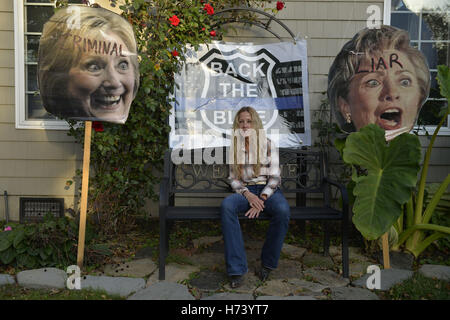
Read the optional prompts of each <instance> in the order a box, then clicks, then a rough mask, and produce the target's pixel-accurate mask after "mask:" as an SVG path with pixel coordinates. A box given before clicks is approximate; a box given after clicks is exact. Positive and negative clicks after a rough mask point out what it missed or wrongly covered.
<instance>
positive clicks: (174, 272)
mask: <svg viewBox="0 0 450 320" xmlns="http://www.w3.org/2000/svg"><path fill="white" fill-rule="evenodd" d="M199 271H200V267H199V266H191V265H187V264H178V263H170V264H167V265H166V276H165V280H164V281H167V282H174V283H177V282H181V281H183V280H187V279H189V277H190V275H191V274H192V273H194V272H199ZM157 282H160V280H159V269H156V270H155V272H154V273H153V274H152V275H151V276H150V277H149V278H148V280H147V287H148V286H150V285H152V284H155V283H157Z"/></svg>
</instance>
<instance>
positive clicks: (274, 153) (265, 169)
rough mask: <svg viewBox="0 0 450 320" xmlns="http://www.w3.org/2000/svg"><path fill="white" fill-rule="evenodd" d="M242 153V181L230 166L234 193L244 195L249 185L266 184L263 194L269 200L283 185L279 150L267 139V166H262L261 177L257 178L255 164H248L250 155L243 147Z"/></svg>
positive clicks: (229, 179) (230, 178)
mask: <svg viewBox="0 0 450 320" xmlns="http://www.w3.org/2000/svg"><path fill="white" fill-rule="evenodd" d="M240 151H241V152H245V162H246V163H245V164H244V165H243V168H242V170H243V172H242V175H241V179H237V177H236V176H235V174H234V172H233V169H232V165H230V176H229V178H228V181H229V183H230V185H231V188H232V189H233V191H234V192H236V193H240V194H243V193H244V192H245V191H248V188H247V184H248V183H250V184H256V183H257V184H263V183H264V184H265V187H264V189H263V191H262V192H261V194H266V195H267V198H269V197H270V196H271V195H272V194H273V193H274V192H275V190H276V189H277V187H278V186H279V185H280V183H281V170H280V160H279V155H278V150H276V149H275V148H274V147H273V144H272V142H271V141H270V140H269V139H267V160H268V162H267V164H265V165H264V164H262V165H261V168H260V173H259V176H257V177H255V172H254V164H248V162H249V161H248V159H249V153H248V152H247V151H246V150H245V147H244V146H242V148H241V150H240Z"/></svg>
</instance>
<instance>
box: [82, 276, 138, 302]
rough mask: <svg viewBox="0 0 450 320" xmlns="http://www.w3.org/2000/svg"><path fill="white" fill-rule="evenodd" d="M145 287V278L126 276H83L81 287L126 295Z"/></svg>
mask: <svg viewBox="0 0 450 320" xmlns="http://www.w3.org/2000/svg"><path fill="white" fill-rule="evenodd" d="M143 288H145V280H144V279H140V278H128V277H106V276H84V277H81V289H92V290H105V291H106V292H107V293H108V294H112V295H119V296H121V297H127V296H129V295H130V294H132V293H133V292H137V291H139V290H141V289H143Z"/></svg>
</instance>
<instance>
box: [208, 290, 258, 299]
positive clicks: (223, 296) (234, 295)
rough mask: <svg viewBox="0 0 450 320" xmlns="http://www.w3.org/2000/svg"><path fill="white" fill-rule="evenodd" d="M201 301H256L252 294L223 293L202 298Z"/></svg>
mask: <svg viewBox="0 0 450 320" xmlns="http://www.w3.org/2000/svg"><path fill="white" fill-rule="evenodd" d="M200 300H255V299H254V298H253V295H252V294H248V293H247V294H245V293H233V292H221V293H216V294H213V295H210V296H206V297H202V298H201V299H200Z"/></svg>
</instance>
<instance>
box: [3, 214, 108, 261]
mask: <svg viewBox="0 0 450 320" xmlns="http://www.w3.org/2000/svg"><path fill="white" fill-rule="evenodd" d="M8 226H9V227H11V230H10V231H2V232H0V266H2V265H8V266H14V267H17V268H26V269H34V268H40V267H60V268H64V267H66V266H69V265H74V264H76V260H77V259H76V258H77V244H78V222H77V221H76V220H74V219H69V218H67V217H64V218H55V217H54V216H53V215H51V214H48V215H46V216H45V217H44V221H43V222H41V223H29V224H18V223H9V224H8ZM1 230H4V228H2V229H1ZM94 239H95V233H94V232H93V227H92V225H91V224H89V223H87V225H86V253H85V256H86V260H88V261H91V262H95V261H96V260H98V259H99V258H101V257H102V256H105V255H109V254H111V253H110V251H109V250H108V248H107V247H106V246H105V245H99V244H96V243H94V241H93V240H94Z"/></svg>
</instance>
